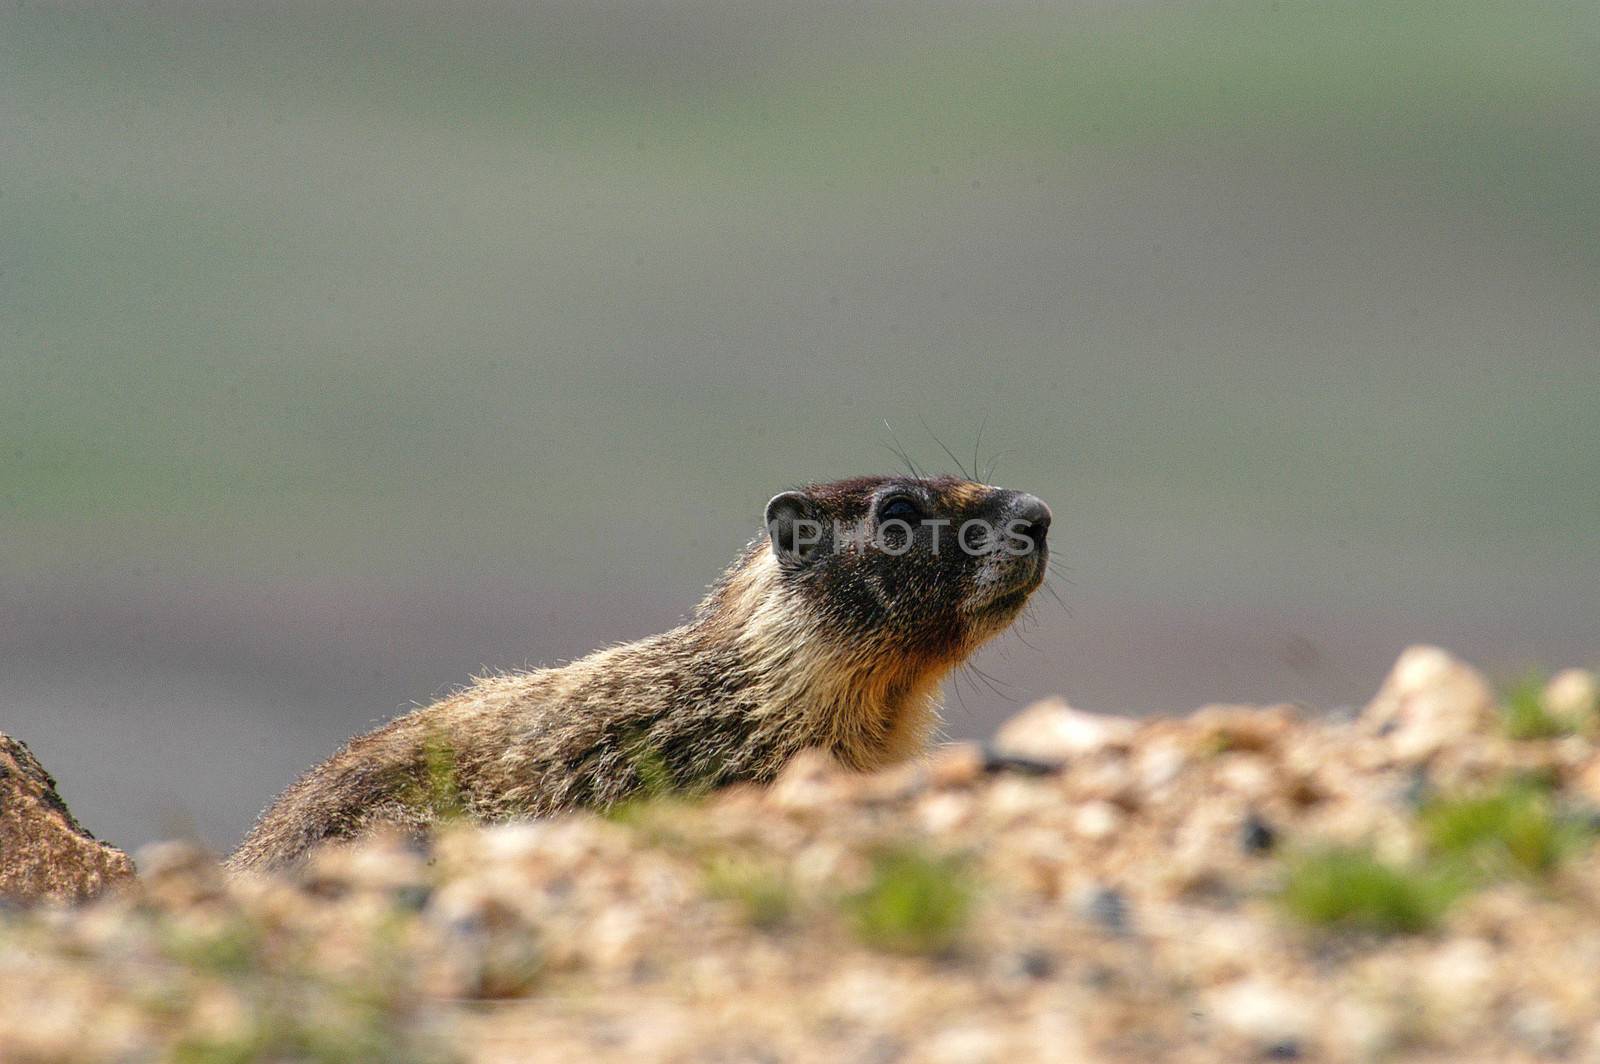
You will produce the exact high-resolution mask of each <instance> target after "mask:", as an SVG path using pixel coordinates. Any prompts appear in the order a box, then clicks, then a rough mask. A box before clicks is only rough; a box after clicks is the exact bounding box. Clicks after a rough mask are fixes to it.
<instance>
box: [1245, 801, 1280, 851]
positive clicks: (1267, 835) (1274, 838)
mask: <svg viewBox="0 0 1600 1064" xmlns="http://www.w3.org/2000/svg"><path fill="white" fill-rule="evenodd" d="M1277 844H1278V832H1277V829H1276V828H1274V827H1273V826H1272V825H1271V824H1269V823H1267V821H1266V820H1265V819H1263V818H1262V816H1261V814H1260V813H1257V812H1256V811H1255V810H1253V809H1252V810H1251V811H1250V812H1249V813H1247V814H1245V818H1244V823H1243V824H1241V825H1239V847H1240V848H1241V849H1242V850H1244V852H1245V853H1248V854H1262V853H1269V852H1271V850H1272V848H1273V847H1274V846H1276V845H1277Z"/></svg>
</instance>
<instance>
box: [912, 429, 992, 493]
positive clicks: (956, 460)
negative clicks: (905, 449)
mask: <svg viewBox="0 0 1600 1064" xmlns="http://www.w3.org/2000/svg"><path fill="white" fill-rule="evenodd" d="M917 420H918V421H920V422H921V423H922V427H923V429H924V430H925V431H926V432H927V433H928V435H929V436H932V437H933V442H934V443H937V444H938V445H939V450H941V451H943V452H944V453H945V454H946V455H948V456H949V458H950V461H952V462H954V463H955V465H956V472H957V473H960V474H961V475H962V477H964V478H966V479H967V480H976V479H978V470H977V467H976V466H974V467H973V470H972V474H971V476H968V475H967V471H966V469H964V468H963V467H962V465H961V459H959V458H957V457H956V455H955V452H954V451H952V450H951V449H950V448H948V447H946V446H945V445H944V441H943V440H941V439H940V438H939V437H938V435H937V434H936V433H935V432H934V431H933V429H931V428H929V427H928V419H927V418H925V417H923V416H922V415H921V414H918V415H917Z"/></svg>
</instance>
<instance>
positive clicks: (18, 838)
mask: <svg viewBox="0 0 1600 1064" xmlns="http://www.w3.org/2000/svg"><path fill="white" fill-rule="evenodd" d="M132 876H133V862H132V861H131V860H129V859H128V855H127V854H125V853H123V852H122V851H121V850H119V849H117V848H116V847H114V846H107V845H106V844H105V843H103V842H100V841H99V840H97V839H96V838H95V837H94V836H93V835H91V834H89V832H88V831H87V830H85V829H84V827H83V826H82V825H81V824H79V823H78V821H77V820H76V819H74V817H73V815H72V812H71V811H70V810H69V809H67V805H66V803H65V802H63V801H62V800H61V796H60V795H59V794H57V793H56V781H55V780H54V779H52V778H51V776H50V774H49V773H48V772H46V771H45V770H44V766H43V765H41V764H39V759H38V758H36V757H34V756H33V752H32V751H31V750H29V749H28V747H27V745H26V744H24V743H22V742H19V741H18V740H16V739H13V738H11V737H10V736H7V735H4V734H0V898H4V899H6V900H9V901H13V902H33V901H43V900H50V901H82V900H84V899H87V898H92V897H94V896H95V895H96V894H99V893H100V892H101V891H103V890H105V889H106V888H107V887H109V886H111V885H112V884H113V883H116V882H118V881H120V880H125V879H129V878H131V877H132Z"/></svg>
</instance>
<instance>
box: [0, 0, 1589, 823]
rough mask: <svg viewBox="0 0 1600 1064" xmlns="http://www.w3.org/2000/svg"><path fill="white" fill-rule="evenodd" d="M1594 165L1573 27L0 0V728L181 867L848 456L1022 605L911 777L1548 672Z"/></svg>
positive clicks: (1564, 559)
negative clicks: (1033, 526)
mask: <svg viewBox="0 0 1600 1064" xmlns="http://www.w3.org/2000/svg"><path fill="white" fill-rule="evenodd" d="M1597 115H1600V13H1597V9H1596V8H1595V7H1594V5H1593V4H1591V3H1587V2H1584V3H1579V2H1543V0H1533V2H1529V0H1460V2H1458V3H1454V4H1439V3H1437V2H1434V0H1427V2H1418V0H1326V2H1317V3H1313V2H1310V0H1300V2H1290V0H1280V2H1272V3H1267V2H1254V3H1240V2H1233V0H1188V2H1181V3H1171V2H1155V0H1124V2H1096V0H1088V2H1080V3H1066V4H1060V5H1043V4H1035V3H1022V2H1015V3H976V2H968V3H956V2H939V0H917V2H915V3H910V2H907V3H880V2H866V0H851V2H848V3H838V2H828V0H817V2H809V3H795V2H793V0H629V2H616V0H564V2H543V3H525V2H516V3H513V2H510V0H473V2H463V3H449V2H438V0H429V2H420V0H418V2H407V0H372V2H363V3H352V2H349V0H316V2H310V0H306V2H280V0H251V2H249V3H246V2H243V0H237V2H226V0H205V2H188V3H164V2H154V3H136V4H128V3H122V2H120V0H119V2H116V3H112V2H109V0H80V2H71V3H45V2H40V0H6V2H5V3H4V4H3V6H0V471H3V480H0V537H3V544H4V548H5V549H4V553H3V555H0V669H3V677H0V679H3V683H0V730H4V731H6V732H9V733H12V734H14V735H16V736H19V737H21V738H23V739H25V740H26V741H28V742H29V743H30V744H32V745H33V747H34V749H35V750H36V752H37V753H38V754H39V755H40V757H41V758H42V759H43V760H44V762H45V764H46V765H47V766H49V767H50V768H51V769H52V770H53V771H54V772H55V773H56V774H57V775H58V776H59V777H60V779H61V780H62V789H63V793H64V794H65V796H66V798H67V800H68V801H69V802H71V803H72V805H73V807H74V809H75V810H76V811H77V812H78V814H79V815H80V816H81V817H82V819H83V820H84V821H85V822H86V823H87V824H88V825H89V826H90V827H91V828H92V829H94V830H96V831H97V832H98V833H99V834H100V835H102V837H106V838H109V839H110V840H111V841H114V842H116V843H119V844H122V845H125V846H133V845H137V844H139V843H141V842H143V841H145V840H148V839H151V838H153V837H156V836H160V835H168V834H176V833H188V834H196V835H198V836H199V837H201V838H202V839H204V840H206V841H207V842H209V843H211V844H212V845H215V846H218V847H223V846H227V845H230V844H231V843H232V842H233V841H234V840H235V839H236V838H237V837H238V835H239V833H240V832H241V831H242V830H243V829H244V827H245V826H246V825H247V823H248V822H249V819H250V818H251V817H252V816H253V815H254V813H255V812H256V811H257V809H258V808H259V807H260V806H261V805H262V804H264V803H265V802H266V801H267V800H268V799H269V798H270V797H271V795H272V794H273V793H274V792H276V791H277V790H278V789H279V788H281V787H282V786H284V785H285V784H287V783H288V782H289V781H290V779H291V778H292V777H293V776H294V775H295V774H296V773H297V772H299V771H300V770H301V769H303V768H305V767H307V766H308V765H309V764H310V763H312V762H313V761H315V760H317V759H318V758H320V757H321V756H323V755H325V754H327V753H328V752H330V751H331V750H332V749H333V747H334V746H335V745H336V744H338V743H339V742H341V741H342V740H343V739H345V738H346V737H347V736H348V735H350V734H351V733H352V732H355V731H358V730H361V729H364V728H366V727H367V726H369V725H372V724H374V723H377V722H379V721H381V720H383V719H386V718H387V717H389V716H390V715H392V714H394V713H395V712H396V711H398V710H399V709H401V708H403V707H406V706H408V705H410V704H411V703H412V702H425V701H427V700H429V699H431V698H433V697H434V696H435V695H437V694H439V693H441V692H442V691H445V690H447V689H448V688H449V687H450V686H451V685H452V684H455V683H458V682H460V681H462V680H464V679H465V678H466V677H468V675H469V674H471V673H473V672H474V671H476V670H478V669H480V668H481V667H484V666H488V667H497V668H500V667H511V666H518V665H522V664H534V663H540V662H552V661H558V660H561V659H565V658H569V657H572V656H576V655H579V654H582V653H584V652H585V651H587V650H589V649H592V648H593V647H595V646H597V645H599V644H601V643H605V642H611V641H618V640H625V639H630V638H633V637H637V636H640V635H643V634H645V633H648V632H651V631H655V630H659V629H661V628H663V627H665V626H669V625H671V624H673V623H674V622H675V621H676V620H677V619H678V618H679V617H680V616H681V615H682V614H683V613H684V612H685V611H686V610H687V609H688V608H690V607H691V606H692V604H693V602H694V601H695V599H696V598H697V596H698V595H699V593H700V592H701V590H702V588H703V587H704V585H705V584H706V583H707V582H709V581H710V580H711V579H712V578H713V577H715V575H716V574H717V572H718V570H719V569H720V567H721V566H722V565H723V564H724V563H725V562H726V561H727V560H729V559H730V558H731V557H732V556H733V554H734V552H735V551H736V550H737V549H738V548H739V546H740V545H741V544H742V543H743V542H744V541H745V540H746V539H748V538H749V537H750V536H751V535H753V534H754V533H755V531H756V530H757V526H758V523H759V520H760V513H761V508H762V506H763V504H764V503H765V501H766V499H767V498H768V496H770V495H771V494H773V493H774V492H776V491H778V490H780V489H783V488H785V487H787V486H790V485H793V484H795V483H798V482H803V481H806V480H809V479H829V478H833V477H837V476H842V475H846V474H852V473H857V472H864V471H873V470H882V469H888V468H892V467H895V466H896V465H898V459H896V458H895V457H894V456H893V455H892V454H891V453H890V451H889V445H890V444H891V443H892V442H893V441H892V440H891V438H890V435H889V433H888V432H887V431H886V430H885V429H884V427H883V422H884V420H885V419H887V421H888V422H890V423H891V424H892V425H893V426H894V431H895V434H896V435H898V437H899V439H900V441H901V443H903V444H904V446H905V448H906V449H907V450H908V451H909V452H910V453H911V454H912V456H913V457H914V458H915V459H917V460H918V461H919V463H922V464H925V465H927V466H930V467H942V468H948V467H949V466H950V465H951V463H950V462H949V460H948V459H947V458H945V457H944V455H943V453H942V451H941V450H940V449H939V447H938V446H937V445H936V444H935V442H934V440H933V438H932V434H937V436H938V437H939V439H940V440H942V441H943V442H944V443H945V444H947V445H948V446H949V447H950V448H951V449H952V450H954V451H955V452H956V453H957V454H960V455H962V456H964V457H965V456H967V455H969V454H970V453H971V452H972V451H973V450H974V448H975V447H976V448H977V449H978V450H979V451H980V454H981V460H982V463H983V464H985V465H986V464H988V463H989V462H990V461H997V466H996V469H995V473H994V477H993V479H994V480H995V482H997V483H1003V484H1005V485H1008V486H1012V487H1016V488H1024V489H1027V490H1030V491H1034V492H1037V493H1039V494H1040V495H1043V496H1044V497H1045V498H1046V499H1048V500H1049V501H1050V502H1051V504H1052V505H1053V506H1054V507H1055V511H1056V514H1057V524H1056V529H1057V532H1056V534H1055V537H1054V542H1055V544H1056V549H1057V552H1058V557H1060V558H1061V560H1062V561H1063V562H1064V563H1065V564H1066V565H1067V566H1068V567H1069V569H1070V571H1069V573H1068V574H1067V575H1068V577H1069V581H1070V582H1063V583H1060V584H1058V585H1057V590H1058V591H1059V593H1060V594H1061V596H1062V598H1063V599H1065V600H1066V602H1067V604H1068V605H1069V606H1070V612H1068V611H1067V610H1065V609H1063V608H1061V607H1060V606H1058V605H1057V604H1056V603H1055V602H1054V601H1053V600H1051V599H1049V598H1048V597H1044V598H1041V600H1040V602H1039V604H1038V606H1037V608H1036V609H1035V611H1034V617H1033V619H1032V620H1031V622H1030V623H1029V626H1028V629H1027V631H1025V632H1024V633H1022V635H1023V637H1025V639H1026V642H1023V640H1022V639H1021V638H1018V637H1017V636H1008V637H1006V638H1005V639H1003V640H1002V641H1000V642H999V643H998V644H996V645H995V646H994V647H992V648H991V649H989V650H988V651H986V652H985V653H984V655H983V656H982V657H981V658H980V660H979V662H978V664H979V665H980V667H981V668H982V669H983V671H984V672H985V673H988V674H990V675H992V676H993V677H994V679H995V681H996V682H995V684H994V685H992V686H991V685H989V684H988V683H986V682H985V681H983V680H982V679H981V678H979V677H977V676H976V675H972V676H967V677H965V678H963V679H961V680H959V681H958V682H957V683H956V684H955V685H954V686H953V688H952V689H951V691H950V698H949V706H948V717H949V725H950V732H951V733H952V734H954V735H956V736H979V735H983V734H985V733H986V732H988V731H989V730H990V729H991V728H992V727H993V726H994V724H995V723H996V721H997V720H999V719H1000V718H1001V717H1002V716H1003V715H1004V714H1005V713H1007V712H1008V711H1009V710H1011V709H1012V708H1013V707H1015V706H1017V705H1018V704H1020V703H1022V702H1025V701H1026V700H1028V699H1030V698H1033V697H1035V696H1038V695H1042V694H1047V693H1052V692H1060V693H1063V694H1065V695H1066V696H1067V697H1068V698H1070V699H1071V700H1073V701H1074V702H1075V703H1077V704H1079V705H1082V706H1084V707H1087V708H1093V709H1101V710H1116V711H1126V712H1131V713H1150V712H1176V711H1183V710H1187V709H1189V708H1192V707H1194V706H1196V705H1199V704H1201V703H1204V702H1208V701H1215V700H1262V701H1273V700H1301V701H1304V702H1307V703H1309V704H1311V705H1313V706H1319V707H1333V706H1338V705H1340V704H1345V703H1352V702H1359V701H1360V700H1362V699H1364V698H1366V697H1367V696H1368V695H1369V694H1370V693H1371V691H1372V690H1373V689H1374V687H1375V686H1376V684H1377V683H1378V681H1379V680H1380V678H1381V675H1382V672H1383V670H1384V669H1385V668H1386V666H1387V665H1388V664H1389V663H1390V661H1391V660H1392V659H1393V657H1394V655H1395V654H1396V653H1397V652H1398V651H1399V650H1400V648H1401V647H1402V646H1403V645H1405V644H1406V643H1409V642H1415V641H1424V640H1426V641H1437V642H1440V643H1443V644H1446V645H1448V646H1450V647H1452V648H1454V649H1456V650H1457V651H1459V652H1461V653H1464V654H1467V655H1469V656H1471V657H1472V658H1474V659H1475V660H1476V661H1478V662H1479V663H1480V664H1482V665H1484V666H1486V667H1488V668H1490V669H1492V670H1495V671H1496V672H1497V673H1499V674H1501V675H1506V674H1510V673H1514V672H1515V671H1517V670H1521V669H1523V668H1525V667H1528V666H1532V665H1538V664H1544V665H1550V666H1555V665H1563V664H1579V663H1595V662H1596V661H1597V660H1600V623H1597V622H1600V605H1597V595H1596V592H1597V589H1600V309H1597V308H1600V239H1597V238H1600V233H1597V227H1600V177H1597V175H1600V121H1597V118H1596V116H1597ZM924 423H925V424H926V426H927V428H924ZM980 425H981V426H983V435H982V440H981V444H980V441H979V439H978V432H979V428H980ZM930 430H931V432H930Z"/></svg>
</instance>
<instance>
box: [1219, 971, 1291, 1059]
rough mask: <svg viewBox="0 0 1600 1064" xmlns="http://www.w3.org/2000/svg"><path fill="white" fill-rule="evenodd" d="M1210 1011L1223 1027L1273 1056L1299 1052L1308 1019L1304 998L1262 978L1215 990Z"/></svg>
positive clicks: (1275, 1057) (1273, 1057) (1278, 1056)
mask: <svg viewBox="0 0 1600 1064" xmlns="http://www.w3.org/2000/svg"><path fill="white" fill-rule="evenodd" d="M1212 1011H1213V1012H1214V1014H1215V1015H1216V1017H1217V1020H1218V1022H1220V1023H1221V1024H1222V1025H1223V1026H1224V1027H1226V1028H1227V1029H1228V1030H1230V1031H1232V1032H1233V1033H1234V1034H1236V1035H1238V1036H1239V1037H1241V1038H1244V1039H1246V1040H1248V1041H1250V1042H1252V1043H1254V1045H1255V1046H1256V1048H1257V1050H1258V1051H1259V1052H1260V1053H1262V1054H1263V1055H1265V1056H1268V1057H1270V1058H1272V1059H1276V1060H1293V1059H1296V1058H1297V1057H1298V1056H1299V1055H1300V1052H1301V1048H1300V1047H1301V1045H1302V1044H1303V1043H1304V1041H1305V1034H1306V1030H1307V1029H1308V1027H1309V1025H1310V1021H1311V1010H1310V1008H1309V1006H1308V1005H1307V1003H1306V1002H1305V1001H1303V1000H1301V999H1300V998H1299V997H1297V996H1295V995H1294V994H1291V993H1289V991H1287V990H1285V989H1283V988H1282V987H1279V986H1275V985H1273V984H1272V983H1269V982H1267V981H1265V980H1263V979H1248V980H1245V981H1244V982H1239V983H1234V984H1232V985H1230V986H1227V987H1224V988H1223V989H1221V990H1219V991H1217V993H1216V995H1215V998H1214V1001H1213V1009H1212ZM1289 1047H1293V1049H1292V1051H1291V1050H1290V1049H1289ZM1291 1052H1292V1055H1285V1054H1286V1053H1291Z"/></svg>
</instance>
